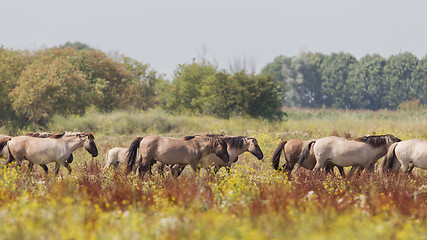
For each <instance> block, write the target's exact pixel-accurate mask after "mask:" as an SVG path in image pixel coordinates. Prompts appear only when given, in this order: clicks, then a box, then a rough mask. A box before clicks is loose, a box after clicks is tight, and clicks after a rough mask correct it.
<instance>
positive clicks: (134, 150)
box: [126, 135, 229, 175]
mask: <svg viewBox="0 0 427 240" xmlns="http://www.w3.org/2000/svg"><path fill="white" fill-rule="evenodd" d="M138 151H139V155H140V157H139V158H138V159H137V157H136V156H137V155H138ZM210 153H215V154H216V155H217V156H218V157H219V158H221V159H222V160H223V161H224V162H228V160H229V155H228V153H227V144H226V142H225V141H224V140H223V139H221V138H220V137H215V136H202V135H195V136H187V137H184V138H171V137H161V136H148V137H138V138H136V139H134V140H133V141H132V143H131V145H130V146H129V149H128V152H127V154H126V162H127V173H130V172H131V171H132V170H133V169H138V170H139V174H140V175H141V173H142V172H144V173H145V172H147V171H148V170H149V169H150V168H151V166H152V165H153V164H154V163H155V162H156V161H159V162H162V163H165V164H169V165H174V164H180V165H187V164H188V165H190V166H191V167H192V168H193V169H194V170H197V168H198V167H197V166H198V164H199V161H200V159H201V158H202V157H203V156H206V155H208V154H210ZM150 173H151V171H150Z"/></svg>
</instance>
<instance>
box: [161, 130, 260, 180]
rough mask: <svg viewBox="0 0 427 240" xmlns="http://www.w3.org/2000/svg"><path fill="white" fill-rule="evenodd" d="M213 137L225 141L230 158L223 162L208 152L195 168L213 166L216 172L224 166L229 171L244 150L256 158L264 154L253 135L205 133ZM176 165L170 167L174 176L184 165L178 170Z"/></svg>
mask: <svg viewBox="0 0 427 240" xmlns="http://www.w3.org/2000/svg"><path fill="white" fill-rule="evenodd" d="M207 136H213V137H220V138H222V139H223V140H224V141H225V142H226V143H227V152H228V155H229V157H230V159H231V161H229V162H224V161H223V160H222V159H221V158H219V157H218V156H217V155H216V154H213V153H211V154H208V155H206V156H204V157H202V159H200V162H199V164H198V166H197V169H200V168H204V169H206V170H209V169H210V168H211V167H213V168H214V172H215V173H217V172H218V171H219V169H221V167H225V168H226V169H227V171H230V169H231V164H232V163H235V162H237V160H238V157H239V155H240V154H242V153H244V152H250V153H252V155H254V156H255V157H257V158H258V160H261V159H263V157H264V154H263V153H262V151H261V148H260V147H259V145H258V142H257V140H256V139H255V138H254V137H243V136H238V137H227V136H222V135H207ZM163 168H164V164H162V163H160V166H159V170H160V171H161V172H163ZM176 168H177V166H173V167H172V169H173V171H176V172H174V173H173V174H174V176H179V175H180V174H181V172H182V171H183V170H184V168H185V165H181V166H180V167H179V170H176Z"/></svg>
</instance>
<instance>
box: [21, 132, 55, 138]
mask: <svg viewBox="0 0 427 240" xmlns="http://www.w3.org/2000/svg"><path fill="white" fill-rule="evenodd" d="M25 136H28V137H35V138H49V137H50V136H52V133H49V132H29V133H27V134H25Z"/></svg>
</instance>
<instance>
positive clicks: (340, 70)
mask: <svg viewBox="0 0 427 240" xmlns="http://www.w3.org/2000/svg"><path fill="white" fill-rule="evenodd" d="M355 63H356V58H354V57H353V56H351V55H350V54H345V53H333V54H331V55H330V56H329V57H328V58H326V59H325V60H324V61H323V62H322V64H321V66H320V72H321V75H322V93H323V104H324V105H325V106H326V107H334V108H353V106H352V103H351V96H350V94H349V88H348V86H349V84H348V79H349V74H350V71H351V70H352V67H353V65H354V64H355Z"/></svg>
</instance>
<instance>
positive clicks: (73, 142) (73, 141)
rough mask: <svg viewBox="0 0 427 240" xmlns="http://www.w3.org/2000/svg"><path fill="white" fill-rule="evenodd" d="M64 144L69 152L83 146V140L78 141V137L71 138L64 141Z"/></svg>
mask: <svg viewBox="0 0 427 240" xmlns="http://www.w3.org/2000/svg"><path fill="white" fill-rule="evenodd" d="M64 142H65V143H66V144H67V146H68V148H69V149H70V150H71V151H74V150H76V149H77V148H80V147H82V146H83V144H84V142H85V140H84V139H80V138H79V137H72V138H69V139H64Z"/></svg>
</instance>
